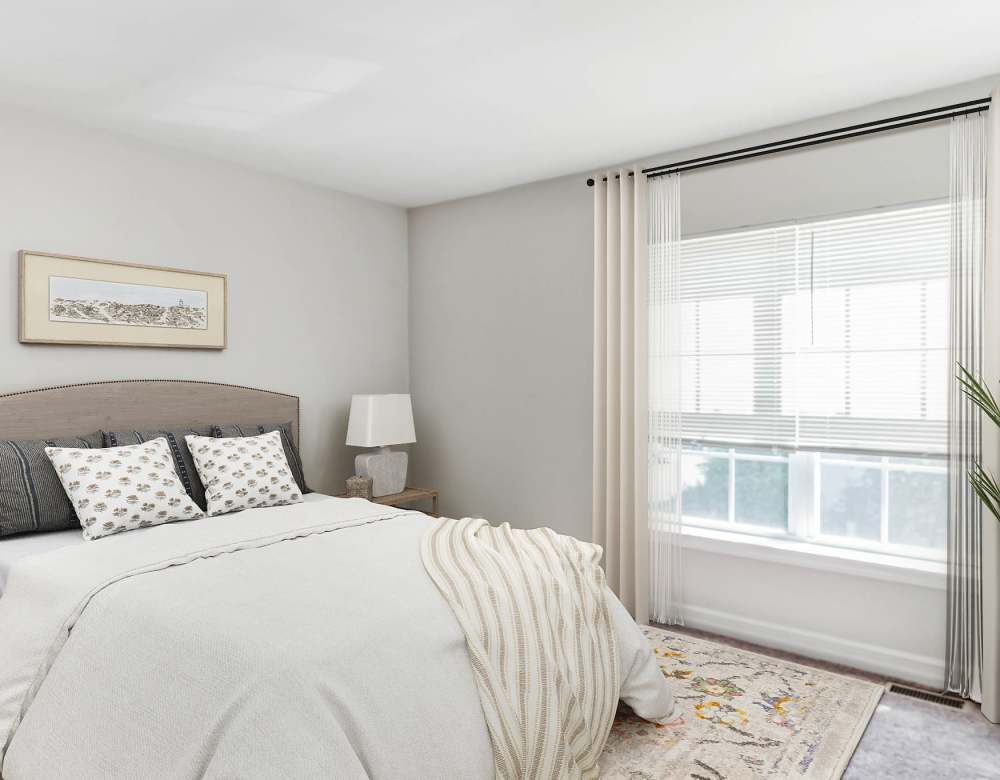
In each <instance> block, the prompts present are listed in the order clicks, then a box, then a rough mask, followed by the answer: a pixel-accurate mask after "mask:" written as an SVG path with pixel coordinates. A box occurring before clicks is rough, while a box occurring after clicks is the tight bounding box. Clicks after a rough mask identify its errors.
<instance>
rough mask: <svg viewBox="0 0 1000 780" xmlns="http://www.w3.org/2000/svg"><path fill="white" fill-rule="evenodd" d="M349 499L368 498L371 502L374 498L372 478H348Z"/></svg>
mask: <svg viewBox="0 0 1000 780" xmlns="http://www.w3.org/2000/svg"><path fill="white" fill-rule="evenodd" d="M347 497H348V498H367V499H368V500H371V497H372V478H371V477H359V476H357V475H355V476H353V477H348V478H347Z"/></svg>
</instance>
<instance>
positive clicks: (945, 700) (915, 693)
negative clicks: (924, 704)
mask: <svg viewBox="0 0 1000 780" xmlns="http://www.w3.org/2000/svg"><path fill="white" fill-rule="evenodd" d="M889 690H890V691H892V692H893V693H898V694H899V695H900V696H909V697H910V698H912V699H921V700H922V701H929V702H931V703H933V704H943V705H944V706H945V707H954V708H955V709H956V710H960V709H962V708H963V707H964V706H965V700H964V699H960V698H958V697H957V696H946V695H944V694H941V693H931V692H930V691H922V690H920V689H919V688H910V687H909V686H908V685H897V684H896V683H890V685H889Z"/></svg>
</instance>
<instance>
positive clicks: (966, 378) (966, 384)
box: [955, 363, 1000, 426]
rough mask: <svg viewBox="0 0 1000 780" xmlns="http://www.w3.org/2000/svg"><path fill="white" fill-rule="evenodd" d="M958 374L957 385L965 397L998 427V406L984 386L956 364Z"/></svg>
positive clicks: (999, 424)
mask: <svg viewBox="0 0 1000 780" xmlns="http://www.w3.org/2000/svg"><path fill="white" fill-rule="evenodd" d="M957 365H958V370H959V373H958V374H957V375H956V376H955V378H956V379H957V380H958V384H959V385H960V386H961V388H962V392H963V393H964V394H965V396H966V397H967V398H968V399H969V400H970V401H972V403H974V404H975V405H976V406H977V407H979V408H980V409H981V410H982V411H983V414H985V415H986V416H987V417H989V418H990V419H991V420H992V421H993V423H994V424H995V425H997V426H1000V405H998V404H997V400H996V398H994V397H993V393H992V392H991V391H990V389H989V388H988V387H986V385H984V384H983V383H982V382H981V381H979V380H978V379H977V378H976V377H975V376H974V375H973V374H972V373H971V372H969V371H968V370H967V369H966V368H965V366H963V365H962V364H961V363H958V364H957Z"/></svg>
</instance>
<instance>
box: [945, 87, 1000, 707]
mask: <svg viewBox="0 0 1000 780" xmlns="http://www.w3.org/2000/svg"><path fill="white" fill-rule="evenodd" d="M992 98H993V102H992V107H991V110H990V111H989V112H988V113H985V112H984V113H980V114H974V115H969V116H967V117H956V118H955V119H953V120H952V125H951V188H950V189H951V197H950V206H951V252H950V254H951V356H952V358H953V360H954V361H955V363H961V364H962V365H963V366H965V367H966V368H967V369H968V370H969V371H970V372H972V373H973V374H975V375H977V376H979V377H981V378H982V381H983V383H984V384H985V385H986V386H987V387H989V388H990V389H991V390H992V391H993V393H994V394H995V395H996V394H997V393H998V392H1000V197H998V196H1000V116H997V112H998V111H1000V89H995V90H993V93H992ZM953 365H954V363H953ZM948 444H949V452H948V456H949V507H948V509H949V511H948V625H947V640H946V659H945V677H946V679H945V687H946V688H947V689H948V690H951V691H955V692H957V693H960V694H961V695H963V696H967V697H969V698H972V699H974V700H976V701H980V702H982V712H983V715H985V716H986V717H987V718H988V719H990V720H991V721H993V722H1000V520H998V519H997V518H995V517H993V515H991V514H990V513H989V512H988V511H987V510H985V509H984V508H983V507H982V505H981V504H980V502H979V501H978V499H977V498H976V497H975V495H974V493H973V492H972V491H971V489H970V488H969V485H968V473H969V469H970V467H971V465H972V462H973V460H975V459H979V461H980V463H981V464H982V466H983V468H984V469H985V470H986V471H988V472H990V473H992V474H994V475H996V474H998V473H1000V431H998V430H997V428H996V426H994V425H993V424H992V423H991V422H990V421H988V420H985V421H984V420H983V419H981V416H980V415H979V413H978V412H977V411H976V410H975V409H974V408H973V407H972V405H971V404H969V403H968V402H967V401H966V400H965V399H964V397H963V396H962V394H961V393H959V392H958V389H957V387H956V386H955V383H954V382H953V383H952V386H951V387H950V389H949V441H948Z"/></svg>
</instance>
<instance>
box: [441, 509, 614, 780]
mask: <svg viewBox="0 0 1000 780" xmlns="http://www.w3.org/2000/svg"><path fill="white" fill-rule="evenodd" d="M422 555H423V561H424V567H425V568H426V569H427V572H428V573H429V574H430V576H431V578H432V579H433V580H434V582H435V583H436V584H437V586H438V588H440V590H441V592H442V593H443V594H444V597H445V599H446V600H447V601H448V603H449V604H450V605H451V608H452V610H453V611H454V612H455V615H456V617H457V618H458V620H459V622H460V623H461V626H462V629H463V631H464V632H465V637H466V641H467V643H468V646H469V654H470V657H471V659H472V667H473V671H474V674H475V677H476V683H477V685H478V687H479V698H480V700H481V702H482V707H483V712H484V713H485V716H486V724H487V727H488V729H489V732H490V739H491V741H492V746H493V761H494V765H495V768H496V776H497V778H504V779H505V780H506V779H508V778H509V779H510V780H514V779H515V778H516V779H518V780H520V779H521V778H532V780H536V779H537V780H549V779H550V778H592V777H598V775H599V768H598V759H599V757H600V755H601V751H602V750H603V749H604V743H605V742H606V741H607V738H608V733H609V731H610V729H611V725H612V722H613V720H614V716H615V710H616V708H617V705H618V697H619V688H620V685H621V681H620V680H619V669H618V658H617V647H616V640H615V632H614V627H613V625H612V623H611V618H610V616H609V614H608V606H607V601H606V599H605V595H604V572H603V571H602V570H601V568H600V566H599V565H598V561H599V560H600V558H601V548H600V547H598V546H597V545H594V544H587V543H584V542H580V541H577V540H576V539H573V538H571V537H568V536H561V535H559V534H557V533H555V532H554V531H551V530H549V529H547V528H539V529H536V530H531V531H522V530H515V529H512V528H511V527H510V526H509V525H508V524H507V523H504V524H503V525H502V526H500V527H497V528H495V527H493V526H490V525H489V524H488V523H487V522H486V521H485V520H476V519H472V518H464V519H462V520H450V519H446V518H442V519H440V520H438V521H437V522H436V523H435V524H434V525H433V526H432V527H431V528H430V529H428V531H427V532H426V534H425V535H424V538H423V547H422Z"/></svg>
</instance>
